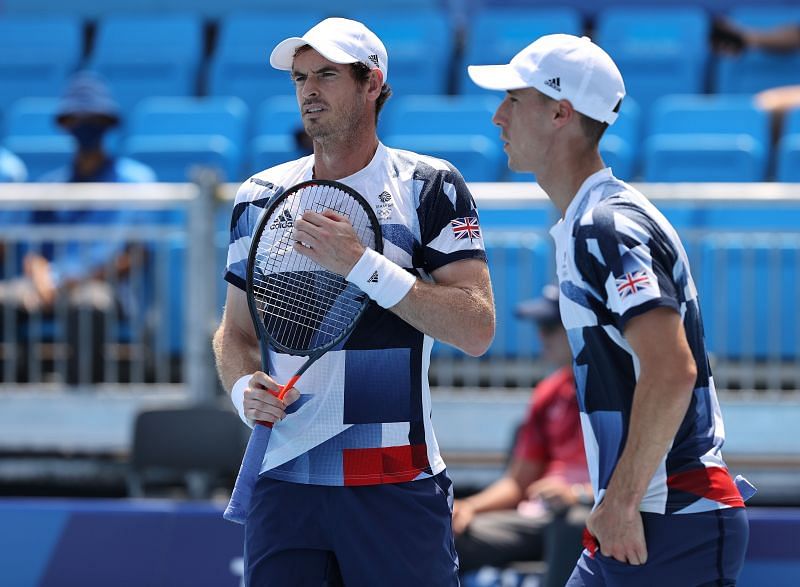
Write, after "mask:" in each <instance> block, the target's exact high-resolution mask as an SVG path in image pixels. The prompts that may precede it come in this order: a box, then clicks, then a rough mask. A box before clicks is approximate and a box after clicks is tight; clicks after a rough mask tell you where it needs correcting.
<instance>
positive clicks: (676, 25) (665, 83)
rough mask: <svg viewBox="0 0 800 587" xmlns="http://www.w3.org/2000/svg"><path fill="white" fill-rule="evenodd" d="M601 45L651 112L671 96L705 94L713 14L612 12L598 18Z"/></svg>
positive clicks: (630, 91) (629, 88) (634, 95)
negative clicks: (710, 20) (660, 99)
mask: <svg viewBox="0 0 800 587" xmlns="http://www.w3.org/2000/svg"><path fill="white" fill-rule="evenodd" d="M596 24H597V29H596V32H595V39H594V40H595V42H597V44H598V45H600V46H601V47H603V49H605V50H606V51H607V52H608V53H609V55H611V57H612V58H613V59H614V61H615V62H616V64H617V66H618V67H619V69H620V71H621V72H622V77H623V78H624V80H625V87H626V90H627V94H628V95H629V96H631V97H632V98H633V99H634V100H636V101H637V102H638V103H639V106H641V107H642V109H643V110H644V111H645V112H647V111H648V110H649V107H650V105H651V104H652V102H653V101H654V100H656V99H657V98H659V97H661V96H663V95H666V94H676V93H687V94H689V93H699V92H702V91H703V89H704V84H705V76H706V65H707V62H708V55H709V44H708V31H709V17H708V14H707V13H706V12H705V11H703V10H702V9H700V8H688V7H687V8H677V7H672V6H671V7H668V8H667V7H661V8H652V7H637V8H633V7H631V8H609V9H606V10H603V11H601V12H600V13H599V14H598V17H597V23H596Z"/></svg>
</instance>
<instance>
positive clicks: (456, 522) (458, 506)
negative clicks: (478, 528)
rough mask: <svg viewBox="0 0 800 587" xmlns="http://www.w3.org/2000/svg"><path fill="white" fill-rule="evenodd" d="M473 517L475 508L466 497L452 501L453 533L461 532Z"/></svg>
mask: <svg viewBox="0 0 800 587" xmlns="http://www.w3.org/2000/svg"><path fill="white" fill-rule="evenodd" d="M474 517H475V508H474V507H473V506H472V504H471V503H470V502H469V501H468V500H466V499H457V500H455V501H454V502H453V533H454V534H461V533H463V532H464V530H466V529H467V527H468V526H469V525H470V523H471V522H472V519H473V518H474Z"/></svg>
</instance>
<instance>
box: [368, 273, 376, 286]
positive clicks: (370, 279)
mask: <svg viewBox="0 0 800 587" xmlns="http://www.w3.org/2000/svg"><path fill="white" fill-rule="evenodd" d="M367 283H378V272H377V271H374V272H373V273H372V275H370V276H369V279H367Z"/></svg>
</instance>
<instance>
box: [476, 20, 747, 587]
mask: <svg viewBox="0 0 800 587" xmlns="http://www.w3.org/2000/svg"><path fill="white" fill-rule="evenodd" d="M469 75H470V77H471V78H472V80H473V81H474V82H475V83H476V84H478V85H479V86H481V87H484V88H488V89H495V90H505V91H506V97H505V99H504V100H503V102H502V103H501V105H500V106H499V107H498V110H497V113H496V114H495V116H494V122H495V123H496V124H497V125H498V126H500V128H501V137H502V139H503V141H504V142H505V150H506V153H507V154H508V159H509V166H510V167H511V168H512V169H514V170H516V171H531V172H533V173H535V174H536V179H537V181H538V182H539V184H540V185H541V186H542V188H543V189H544V191H545V192H547V194H548V196H549V197H550V199H551V200H552V201H553V203H554V204H555V205H556V207H557V208H558V209H559V210H560V211H561V214H562V218H561V220H560V221H559V222H558V223H557V224H556V225H555V226H554V227H553V229H552V230H551V234H552V235H553V238H554V240H555V243H556V263H557V271H558V279H559V286H560V292H561V295H560V298H559V304H560V309H561V316H562V320H563V322H564V326H565V327H566V329H567V332H568V335H569V339H570V346H571V347H572V354H573V359H574V369H575V379H576V384H577V385H576V387H577V392H578V403H579V405H580V408H581V422H582V426H583V432H584V444H585V447H586V451H587V460H588V464H589V472H590V476H591V479H592V484H593V489H594V495H595V496H596V497H597V505H596V506H595V508H594V511H593V512H592V514H591V515H590V516H589V518H588V520H587V529H588V533H587V536H586V541H585V545H586V549H585V550H584V551H583V553H582V555H581V558H580V559H579V561H578V565H577V567H576V568H575V570H574V572H573V574H572V576H571V577H570V580H569V582H568V583H567V585H569V586H570V587H579V586H584V585H586V586H588V585H592V586H594V585H619V586H623V585H624V586H634V585H635V586H637V587H638V586H641V585H649V586H651V587H654V586H656V585H670V586H672V585H734V584H735V581H736V577H737V576H738V574H739V571H740V570H741V568H742V563H743V561H744V554H745V549H746V546H747V538H748V523H747V517H746V514H745V511H744V503H743V495H742V494H740V491H739V489H738V488H737V484H736V483H734V480H733V479H732V478H731V476H730V474H729V473H728V470H727V468H726V466H725V463H724V461H723V460H722V456H721V453H720V447H721V446H722V443H723V440H724V436H725V434H724V429H723V425H722V418H721V415H720V411H719V405H718V403H717V396H716V392H715V390H714V381H713V378H712V377H711V371H710V368H709V363H708V357H707V353H706V349H705V344H704V342H703V326H702V321H701V317H700V308H699V304H698V299H697V291H696V289H695V286H694V282H693V280H692V276H691V274H690V271H689V262H688V259H687V257H686V253H685V251H684V249H683V246H682V244H681V242H680V240H679V238H678V235H677V234H676V232H675V230H674V229H673V228H672V226H670V224H669V223H668V222H667V220H666V219H665V218H664V216H663V215H662V214H661V213H660V212H659V211H658V210H656V208H655V207H654V206H653V205H652V204H651V203H650V202H649V201H648V200H647V199H646V198H645V197H644V196H643V195H642V194H640V193H639V192H638V191H636V190H635V189H634V188H632V187H631V186H629V185H627V184H625V183H623V182H622V181H620V180H618V179H616V178H615V177H614V176H613V175H612V173H611V169H609V168H606V167H605V165H604V163H603V160H602V159H601V157H600V153H599V151H598V142H599V140H600V138H601V136H602V135H603V132H604V131H605V129H606V128H607V126H608V125H609V124H613V123H614V121H615V120H616V118H617V113H618V111H619V106H620V103H621V101H622V99H623V97H624V96H625V86H624V84H623V81H622V76H621V74H620V72H619V70H618V69H617V67H616V65H615V64H614V62H613V61H612V59H611V58H610V57H609V56H608V55H607V54H606V53H605V52H604V51H603V50H602V49H601V48H600V47H598V46H597V45H595V44H594V43H592V42H591V41H590V40H589V39H588V38H587V37H582V38H579V37H574V36H571V35H562V34H556V35H547V36H544V37H541V38H539V39H538V40H536V41H535V42H533V43H532V44H530V45H529V46H528V47H526V48H525V49H523V50H522V51H521V52H520V53H518V54H517V55H516V56H514V58H513V59H512V60H511V62H510V63H509V64H507V65H489V66H470V67H469ZM742 493H745V492H744V491H743V492H742ZM744 497H747V495H745V496H744Z"/></svg>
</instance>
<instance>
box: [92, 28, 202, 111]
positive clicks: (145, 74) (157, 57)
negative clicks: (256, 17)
mask: <svg viewBox="0 0 800 587" xmlns="http://www.w3.org/2000/svg"><path fill="white" fill-rule="evenodd" d="M202 57H203V22H202V20H201V19H200V17H199V16H198V15H194V14H175V15H163V16H152V15H150V16H144V15H123V14H115V15H112V16H107V17H105V18H103V19H102V20H100V22H99V23H98V26H97V38H96V40H95V45H94V50H93V51H92V55H91V57H90V59H89V67H90V68H91V69H94V70H95V71H97V72H99V73H100V74H102V75H103V76H104V77H105V78H106V80H108V82H109V85H110V86H111V89H112V91H113V93H114V96H115V98H116V99H117V100H118V101H119V103H120V106H121V107H122V109H123V112H130V111H131V110H132V108H133V107H134V106H135V105H136V103H137V102H138V101H139V100H141V99H142V98H145V97H148V96H193V95H195V94H196V93H197V75H198V70H199V66H200V62H201V59H202Z"/></svg>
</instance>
